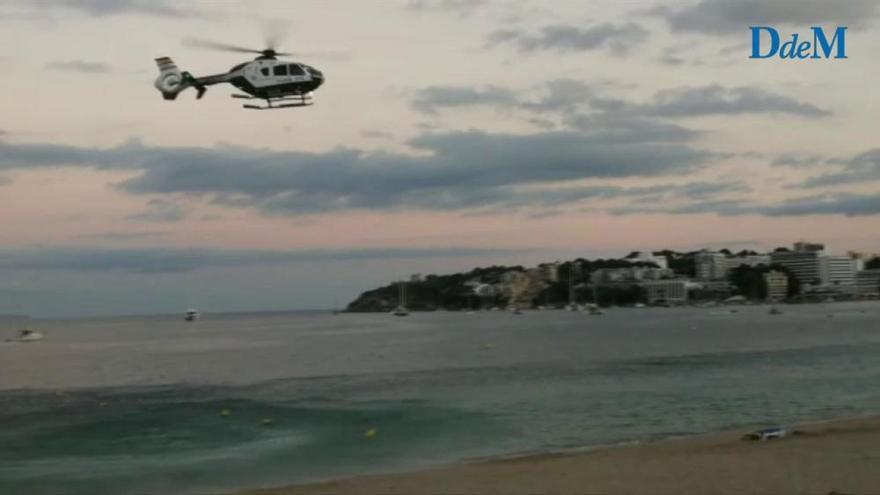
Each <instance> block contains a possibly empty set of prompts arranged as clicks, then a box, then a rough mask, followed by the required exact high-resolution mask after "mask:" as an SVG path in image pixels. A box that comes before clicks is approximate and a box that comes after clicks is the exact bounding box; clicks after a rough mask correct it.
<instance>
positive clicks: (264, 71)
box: [260, 67, 269, 77]
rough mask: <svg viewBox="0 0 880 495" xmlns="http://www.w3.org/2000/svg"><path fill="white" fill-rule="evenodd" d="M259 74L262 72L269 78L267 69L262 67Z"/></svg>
mask: <svg viewBox="0 0 880 495" xmlns="http://www.w3.org/2000/svg"><path fill="white" fill-rule="evenodd" d="M260 72H262V73H263V75H264V76H266V77H269V68H268V67H263V68H262V69H260Z"/></svg>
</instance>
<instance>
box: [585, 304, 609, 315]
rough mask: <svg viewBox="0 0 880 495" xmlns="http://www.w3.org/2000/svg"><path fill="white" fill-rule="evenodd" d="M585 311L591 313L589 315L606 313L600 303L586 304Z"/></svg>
mask: <svg viewBox="0 0 880 495" xmlns="http://www.w3.org/2000/svg"><path fill="white" fill-rule="evenodd" d="M585 311H586V312H587V314H589V315H601V314H604V313H605V312H604V311H602V309H601V308H600V307H599V306H598V305H596V304H587V305H586V306H585Z"/></svg>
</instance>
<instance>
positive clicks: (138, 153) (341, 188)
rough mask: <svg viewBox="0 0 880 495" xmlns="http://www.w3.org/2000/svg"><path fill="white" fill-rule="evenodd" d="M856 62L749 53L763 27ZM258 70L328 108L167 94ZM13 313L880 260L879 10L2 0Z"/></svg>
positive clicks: (2, 113)
mask: <svg viewBox="0 0 880 495" xmlns="http://www.w3.org/2000/svg"><path fill="white" fill-rule="evenodd" d="M752 25H768V26H773V27H775V28H776V29H777V30H778V31H779V32H780V34H781V36H782V37H783V41H785V40H786V39H788V38H790V36H791V34H792V33H799V35H800V36H801V37H802V38H803V37H808V38H809V37H810V26H822V27H823V28H826V30H827V31H828V32H829V34H830V33H831V32H833V30H834V29H835V28H836V27H838V26H846V27H847V31H846V51H847V56H848V58H847V59H839V60H838V59H828V60H826V59H819V60H783V59H779V58H769V59H761V60H755V59H750V58H749V55H750V53H751V46H750V42H751V34H750V31H749V29H748V28H749V26H752ZM188 38H201V39H207V40H214V41H218V42H222V43H229V44H235V45H242V46H249V47H253V48H255V49H261V48H263V44H264V42H265V40H266V39H267V38H276V39H278V40H280V41H279V46H278V49H282V50H287V51H290V52H292V53H293V55H294V56H293V57H292V58H293V60H297V61H301V62H304V63H307V64H309V65H312V66H314V67H316V68H318V69H320V70H321V71H322V72H324V74H325V76H326V83H325V84H324V86H322V87H321V88H319V90H318V91H317V92H316V93H315V95H314V96H315V105H313V106H311V107H307V108H300V109H292V110H279V111H265V112H258V111H251V110H245V109H242V108H241V106H240V100H234V99H231V98H230V97H229V95H230V94H232V93H233V88H231V87H230V86H212V87H210V88H209V90H208V92H207V94H206V95H205V97H204V98H203V99H201V100H196V99H195V92H194V91H193V90H189V91H187V92H184V93H181V95H180V96H179V97H178V98H177V100H176V101H164V100H163V99H162V97H161V95H160V94H159V93H158V92H157V91H156V90H155V88H154V87H153V80H154V79H155V77H156V75H157V69H156V66H155V63H154V61H153V59H154V58H156V57H160V56H169V57H172V58H173V59H174V61H175V62H176V63H177V65H178V66H180V67H181V68H182V69H183V70H188V71H190V72H191V73H193V74H195V75H207V74H215V73H221V72H224V71H226V70H228V69H229V68H230V67H232V66H233V65H236V64H238V63H241V62H244V61H247V60H248V59H249V57H248V56H247V55H246V54H241V53H227V52H218V51H208V50H205V49H202V48H196V47H193V46H191V45H188V44H187V43H185V40H186V39H188ZM0 46H2V47H4V48H3V50H2V51H0V62H2V63H3V65H4V67H6V69H7V74H6V77H4V78H3V80H2V82H0V85H2V86H0V87H2V91H0V95H2V96H0V205H2V206H0V313H14V314H29V315H33V316H45V317H65V316H85V315H99V314H100V315H105V314H107V315H110V314H143V313H164V312H171V313H174V312H182V311H183V310H184V309H186V308H187V307H197V308H199V309H201V310H202V311H249V310H287V309H308V308H329V307H334V306H335V305H343V304H345V303H347V302H348V301H350V300H351V299H353V298H354V297H356V296H357V295H358V294H359V293H360V292H361V291H363V290H367V289H370V288H374V287H376V286H380V285H385V284H387V283H389V282H390V281H393V280H396V279H399V278H401V277H408V276H409V275H410V274H412V273H450V272H456V271H462V270H467V269H470V268H472V267H475V266H484V265H492V264H521V265H535V264H537V263H539V262H544V261H554V260H561V259H572V258H575V257H588V258H597V257H618V256H623V255H625V254H627V253H628V252H630V251H633V250H659V249H664V248H670V249H677V250H694V249H701V248H710V249H717V248H722V247H727V248H730V249H737V250H738V249H756V250H768V249H772V248H774V247H776V246H782V245H790V244H791V243H792V242H794V241H797V240H800V239H807V240H813V241H819V242H824V243H825V244H826V245H827V246H828V248H829V250H830V251H832V252H835V253H843V252H845V251H847V250H861V251H871V252H875V251H880V229H878V226H880V188H878V186H880V139H878V136H880V133H878V131H877V119H878V114H880V85H878V83H877V81H878V80H880V64H878V62H877V58H876V53H878V52H880V0H845V1H828V0H822V1H819V0H775V1H773V2H764V1H760V0H739V1H722V0H695V1H684V0H682V1H669V2H663V1H647V0H646V1H612V0H602V1H558V2H537V1H524V0H509V1H505V2H493V1H488V0H485V1H481V0H399V1H394V0H383V1H378V0H375V1H358V2H355V1H348V0H347V1H336V0H316V1H307V0H300V1H296V2H288V1H278V2H274V1H268V0H258V1H248V2H245V1H241V2H234V1H201V2H197V1H189V2H187V1H170V0H169V1H161V0H59V1H54V2H50V1H42V0H41V1H18V0H0Z"/></svg>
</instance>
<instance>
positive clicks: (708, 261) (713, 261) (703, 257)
mask: <svg viewBox="0 0 880 495" xmlns="http://www.w3.org/2000/svg"><path fill="white" fill-rule="evenodd" d="M694 262H695V263H696V265H697V278H698V279H700V280H721V279H724V278H727V256H725V255H724V253H719V252H715V251H701V252H699V253H697V254H696V255H695V256H694Z"/></svg>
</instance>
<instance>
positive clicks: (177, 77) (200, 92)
mask: <svg viewBox="0 0 880 495" xmlns="http://www.w3.org/2000/svg"><path fill="white" fill-rule="evenodd" d="M185 41H186V43H187V44H189V45H190V46H200V47H204V48H212V49H219V50H225V51H231V52H239V53H256V54H258V56H257V57H256V58H255V59H254V60H252V61H250V62H244V63H241V64H238V65H236V66H234V67H232V68H231V69H229V71H228V72H226V73H223V74H214V75H210V76H202V77H194V76H193V75H192V74H190V73H189V72H187V71H181V70H180V69H178V68H177V65H176V64H175V63H174V61H173V60H171V58H170V57H159V58H157V59H155V60H156V65H157V66H158V67H159V77H157V78H156V82H155V83H154V84H153V85H154V86H155V87H156V89H158V90H159V91H160V92H161V93H162V97H163V98H165V99H166V100H174V99H175V98H177V95H178V94H179V93H180V92H181V91H183V90H185V89H187V88H195V90H196V99H201V98H202V96H204V95H205V91H207V88H208V86H211V85H214V84H221V83H228V84H231V85H233V86H235V87H236V88H238V89H240V90H241V91H243V92H244V93H246V94H233V95H231V96H232V97H233V98H239V99H245V100H265V101H266V103H265V105H255V104H247V103H246V104H243V105H242V106H243V107H244V108H247V109H253V110H275V109H281V108H294V107H305V106H309V105H311V104H312V103H313V99H312V92H313V91H314V90H316V89H318V87H320V86H321V85H322V84H324V74H323V73H322V72H321V71H319V70H318V69H315V68H314V67H312V66H309V65H306V64H303V63H297V62H289V61H285V60H278V57H285V56H291V54H290V53H282V52H277V51H275V49H274V48H272V47H270V48H266V49H263V50H253V49H250V48H242V47H239V46H235V45H227V44H224V43H215V42H212V41H203V40H192V39H190V40H185Z"/></svg>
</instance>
